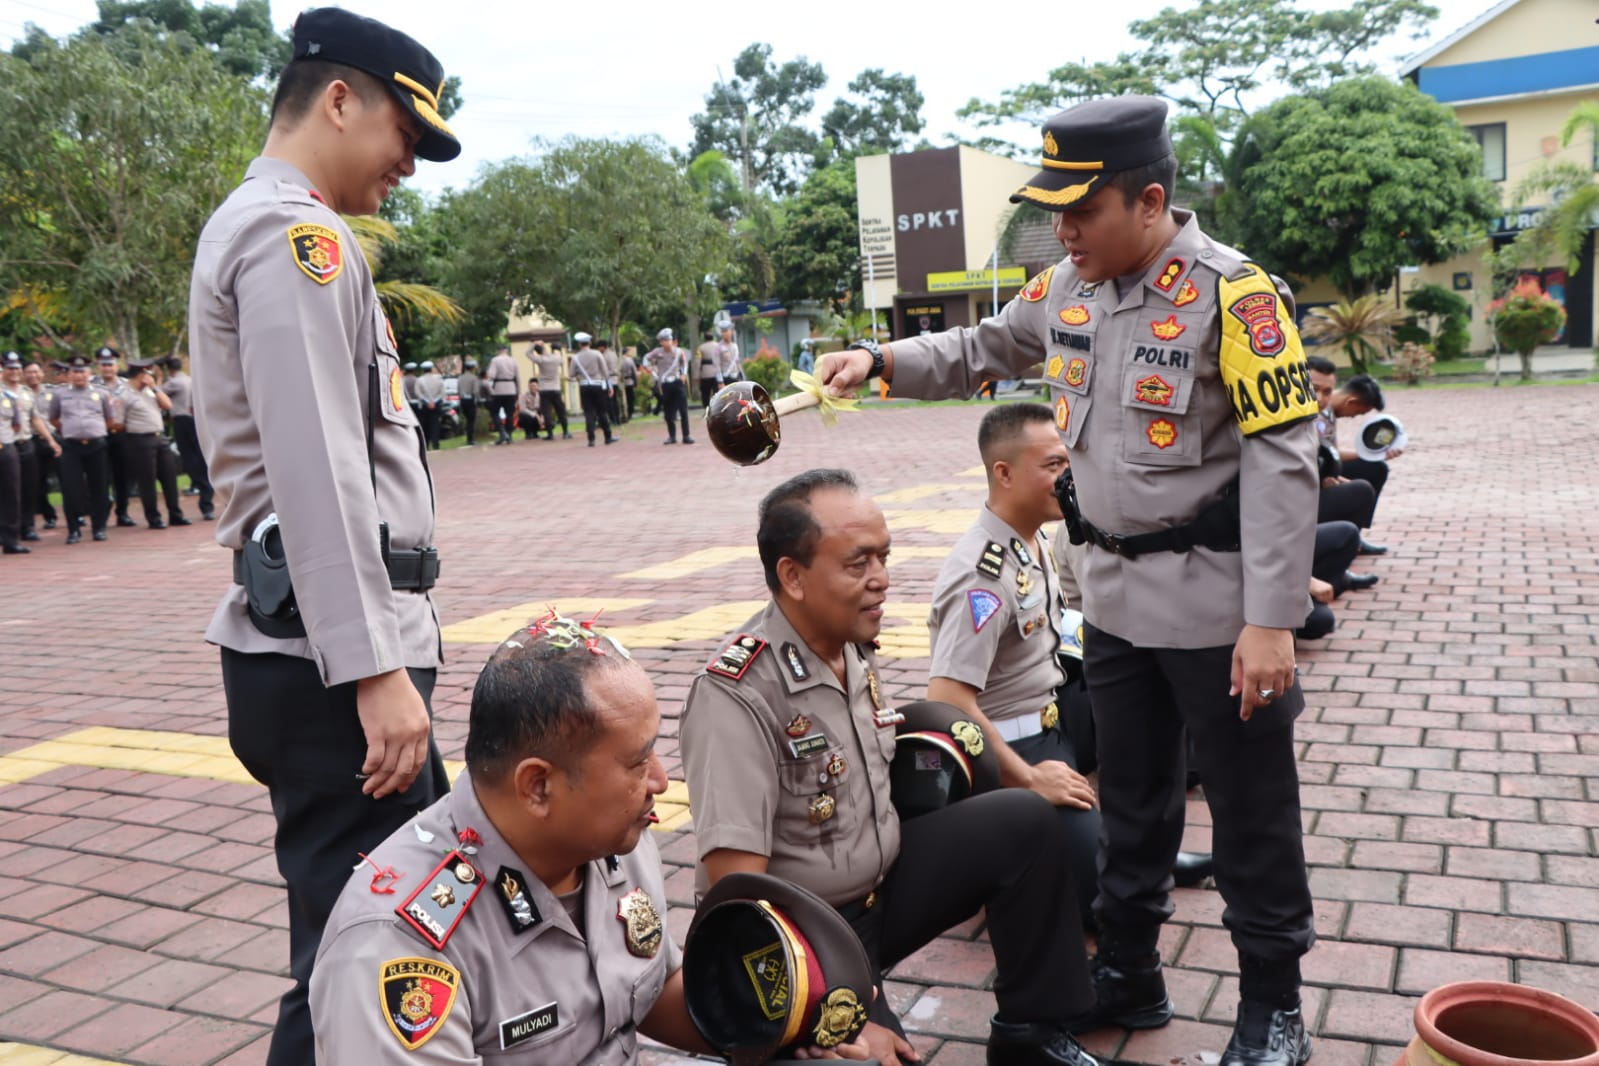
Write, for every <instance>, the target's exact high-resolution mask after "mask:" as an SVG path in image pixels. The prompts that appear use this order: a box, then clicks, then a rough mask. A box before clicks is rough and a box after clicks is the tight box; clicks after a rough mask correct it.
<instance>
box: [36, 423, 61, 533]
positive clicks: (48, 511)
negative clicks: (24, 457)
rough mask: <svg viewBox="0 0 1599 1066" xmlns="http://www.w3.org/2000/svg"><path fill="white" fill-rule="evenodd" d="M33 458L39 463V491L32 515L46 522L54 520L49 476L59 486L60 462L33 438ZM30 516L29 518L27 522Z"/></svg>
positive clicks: (46, 446)
mask: <svg viewBox="0 0 1599 1066" xmlns="http://www.w3.org/2000/svg"><path fill="white" fill-rule="evenodd" d="M33 456H34V458H35V459H36V460H38V463H39V489H38V494H37V496H36V497H35V500H34V503H33V511H34V514H37V515H41V516H42V517H43V518H44V519H45V520H46V521H49V522H54V521H55V520H56V508H55V504H53V503H51V502H50V475H52V474H54V475H55V478H56V485H57V486H60V484H61V461H60V460H59V459H57V458H56V457H55V454H54V453H52V452H51V451H50V448H49V446H48V445H46V444H45V442H44V441H43V440H42V439H40V438H37V437H35V438H34V442H33ZM31 520H32V516H31V515H30V516H29V521H31Z"/></svg>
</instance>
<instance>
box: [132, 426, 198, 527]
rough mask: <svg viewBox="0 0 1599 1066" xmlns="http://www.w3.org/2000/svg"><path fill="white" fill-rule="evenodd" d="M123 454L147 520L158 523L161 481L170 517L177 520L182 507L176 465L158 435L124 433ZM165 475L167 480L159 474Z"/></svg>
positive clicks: (181, 512) (180, 514)
mask: <svg viewBox="0 0 1599 1066" xmlns="http://www.w3.org/2000/svg"><path fill="white" fill-rule="evenodd" d="M122 442H123V443H122V455H123V461H124V462H125V463H126V467H127V473H128V476H129V478H130V479H131V480H132V481H133V483H134V485H135V486H136V487H137V488H138V491H139V502H140V504H141V505H142V506H143V507H144V520H145V521H146V522H155V521H157V520H159V519H160V517H161V512H160V510H158V509H157V507H156V484H157V481H158V479H159V482H160V486H161V489H162V491H163V493H164V495H165V496H166V503H167V516H168V517H169V518H178V517H181V516H182V514H183V505H182V501H181V498H180V497H179V495H178V477H177V473H178V472H177V463H176V462H175V460H174V457H173V455H172V452H171V451H170V450H169V449H168V448H167V445H166V442H165V441H164V440H162V439H161V434H159V433H124V434H123V435H122ZM163 460H165V461H163ZM162 473H165V475H166V476H165V477H161V476H160V475H161V474H162Z"/></svg>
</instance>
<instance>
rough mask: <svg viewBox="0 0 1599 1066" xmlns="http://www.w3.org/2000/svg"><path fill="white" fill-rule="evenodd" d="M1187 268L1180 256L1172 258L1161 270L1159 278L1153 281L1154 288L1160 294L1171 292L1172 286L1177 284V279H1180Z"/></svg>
mask: <svg viewBox="0 0 1599 1066" xmlns="http://www.w3.org/2000/svg"><path fill="white" fill-rule="evenodd" d="M1187 266H1188V264H1187V263H1186V262H1184V261H1183V259H1182V257H1181V256H1173V257H1172V258H1171V259H1170V260H1169V261H1168V262H1167V263H1166V265H1165V266H1164V267H1162V268H1161V271H1160V277H1158V278H1156V279H1155V288H1157V289H1159V290H1160V291H1161V292H1171V290H1172V286H1174V285H1176V284H1177V279H1178V278H1180V277H1182V274H1183V269H1184V268H1185V267H1187Z"/></svg>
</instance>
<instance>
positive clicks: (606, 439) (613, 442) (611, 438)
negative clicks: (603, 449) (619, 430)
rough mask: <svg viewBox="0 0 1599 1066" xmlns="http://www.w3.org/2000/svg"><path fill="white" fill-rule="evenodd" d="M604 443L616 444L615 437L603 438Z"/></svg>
mask: <svg viewBox="0 0 1599 1066" xmlns="http://www.w3.org/2000/svg"><path fill="white" fill-rule="evenodd" d="M605 443H606V444H615V443H616V438H615V437H606V438H605Z"/></svg>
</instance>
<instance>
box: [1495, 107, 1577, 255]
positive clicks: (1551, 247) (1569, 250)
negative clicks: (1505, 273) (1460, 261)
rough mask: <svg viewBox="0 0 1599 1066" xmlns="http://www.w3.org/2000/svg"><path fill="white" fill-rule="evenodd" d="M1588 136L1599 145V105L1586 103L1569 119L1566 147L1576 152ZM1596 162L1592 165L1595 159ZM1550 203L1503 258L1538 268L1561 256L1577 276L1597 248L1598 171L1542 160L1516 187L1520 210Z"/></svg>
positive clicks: (1563, 144) (1564, 138) (1562, 140)
mask: <svg viewBox="0 0 1599 1066" xmlns="http://www.w3.org/2000/svg"><path fill="white" fill-rule="evenodd" d="M1581 132H1586V133H1587V134H1588V136H1589V139H1590V141H1591V142H1593V143H1595V144H1599V103H1595V102H1594V101H1592V100H1587V101H1584V102H1583V103H1580V104H1578V105H1577V106H1576V108H1575V109H1574V110H1573V111H1572V112H1571V114H1570V115H1569V116H1567V118H1566V124H1565V126H1564V127H1562V128H1561V130H1560V144H1561V147H1570V146H1571V141H1572V138H1573V137H1575V136H1576V135H1577V134H1578V133H1581ZM1590 162H1591V160H1590ZM1540 198H1542V199H1546V200H1548V201H1549V203H1550V204H1551V206H1550V207H1548V208H1546V209H1545V210H1544V211H1543V212H1542V213H1541V214H1539V216H1538V221H1537V223H1536V224H1535V225H1533V226H1532V228H1530V229H1525V230H1522V231H1521V232H1520V233H1518V234H1517V235H1516V239H1515V240H1514V241H1512V242H1511V244H1510V245H1509V247H1507V248H1504V249H1502V250H1501V251H1500V253H1499V254H1500V257H1501V259H1503V260H1504V261H1506V262H1507V263H1508V264H1510V265H1514V266H1517V267H1529V266H1530V267H1537V266H1542V265H1544V264H1545V263H1547V262H1549V261H1550V260H1551V259H1553V258H1554V257H1556V256H1559V257H1560V258H1562V259H1564V260H1565V261H1566V269H1567V270H1569V271H1571V272H1572V273H1576V272H1577V269H1578V266H1579V264H1580V261H1581V258H1582V253H1583V252H1584V251H1585V250H1586V249H1587V248H1588V247H1590V246H1591V245H1592V243H1593V231H1594V222H1595V219H1596V218H1599V184H1595V182H1594V167H1592V166H1591V165H1589V164H1588V163H1573V162H1570V161H1569V160H1564V161H1560V162H1550V161H1548V160H1542V161H1540V162H1539V163H1538V165H1537V166H1535V167H1534V168H1533V169H1532V171H1531V172H1530V173H1529V174H1528V175H1527V177H1526V178H1524V179H1523V180H1522V181H1521V182H1520V184H1518V185H1517V186H1516V192H1515V196H1514V197H1513V199H1514V201H1515V205H1516V206H1517V207H1520V206H1521V205H1523V204H1526V203H1527V202H1528V201H1531V200H1535V199H1540Z"/></svg>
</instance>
